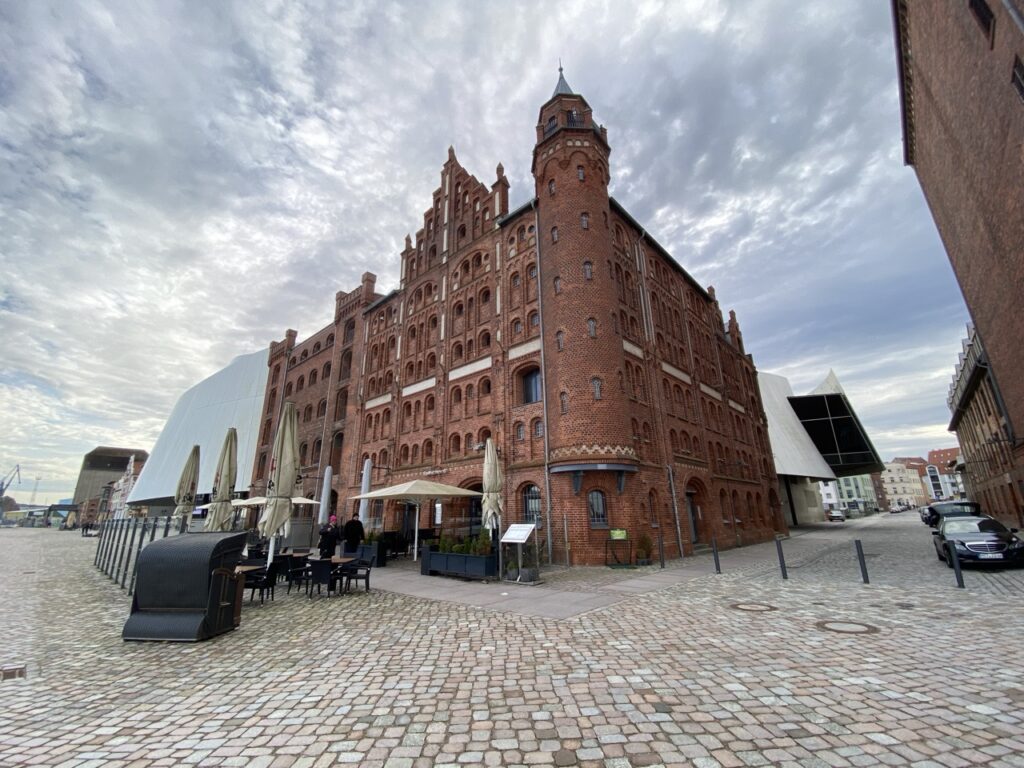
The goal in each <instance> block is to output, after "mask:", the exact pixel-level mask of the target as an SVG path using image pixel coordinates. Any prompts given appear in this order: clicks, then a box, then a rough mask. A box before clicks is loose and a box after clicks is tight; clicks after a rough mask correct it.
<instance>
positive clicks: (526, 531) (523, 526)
mask: <svg viewBox="0 0 1024 768" xmlns="http://www.w3.org/2000/svg"><path fill="white" fill-rule="evenodd" d="M535 527H536V526H534V524H533V523H515V524H514V525H510V526H509V527H508V530H507V531H505V535H504V536H502V537H501V543H502V544H525V543H526V540H527V539H529V538H530V534H531V533H533V530H534V528H535Z"/></svg>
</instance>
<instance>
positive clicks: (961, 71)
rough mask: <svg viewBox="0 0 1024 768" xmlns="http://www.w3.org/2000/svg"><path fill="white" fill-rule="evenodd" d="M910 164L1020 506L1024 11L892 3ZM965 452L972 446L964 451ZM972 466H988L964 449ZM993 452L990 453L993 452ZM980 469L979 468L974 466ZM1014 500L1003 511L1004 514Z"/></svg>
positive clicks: (990, 439)
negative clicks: (947, 267) (975, 350)
mask: <svg viewBox="0 0 1024 768" xmlns="http://www.w3.org/2000/svg"><path fill="white" fill-rule="evenodd" d="M892 5H893V17H894V20H895V28H896V53H897V65H898V68H899V80H900V105H901V111H902V119H903V144H904V158H905V161H906V163H907V164H908V165H912V166H913V167H914V171H915V172H916V173H917V178H918V181H919V182H920V184H921V189H922V190H923V191H924V194H925V197H926V198H927V200H928V206H929V208H930V209H931V212H932V216H933V217H934V219H935V224H936V226H937V227H938V230H939V235H940V236H941V237H942V242H943V244H944V245H945V248H946V253H947V254H948V255H949V260H950V263H951V264H952V266H953V271H954V272H955V273H956V278H957V281H958V282H959V284H960V288H961V290H962V291H963V294H964V298H965V300H966V302H967V308H968V310H969V311H970V314H971V318H972V320H973V322H974V326H975V328H976V330H977V336H978V338H979V339H980V340H981V341H982V342H983V344H984V349H985V352H986V356H987V361H988V371H987V377H988V381H989V385H990V388H991V391H992V395H993V399H994V401H995V403H996V405H997V408H998V410H999V412H1000V413H1001V414H1002V416H1001V417H1000V418H999V419H995V420H992V421H991V423H990V425H989V426H990V430H991V431H989V432H988V433H987V434H986V436H985V440H984V443H985V444H986V445H993V446H996V447H998V448H999V449H1000V450H1002V451H1004V452H1005V454H1006V456H1007V457H1008V462H1007V466H1006V470H1007V471H1006V472H1004V473H1003V474H1004V475H1005V481H1004V484H1005V483H1009V484H1010V485H1013V486H1016V489H1017V490H1016V492H1015V493H1014V494H1012V497H1013V498H1014V499H1015V502H1014V503H1015V504H1016V505H1017V506H1016V509H1013V510H1012V511H1011V510H1006V513H1007V515H1008V518H1009V519H1014V518H1018V519H1019V518H1020V517H1021V516H1022V515H1024V509H1022V508H1021V507H1020V500H1021V499H1022V498H1024V359H1022V356H1021V351H1020V349H1021V348H1020V340H1021V339H1022V338H1024V313H1022V312H1020V311H1019V310H1018V309H1017V305H1018V304H1019V303H1020V299H1021V296H1024V258H1021V254H1024V195H1022V194H1021V165H1022V163H1024V3H1022V2H1021V0H966V1H965V2H958V3H950V2H946V0H914V2H909V1H908V0H892ZM961 445H964V444H963V442H961ZM964 448H965V452H964V453H965V459H966V460H967V461H969V462H983V461H985V462H987V461H988V458H987V457H986V456H985V455H982V454H981V453H978V452H977V451H973V453H972V451H971V449H968V448H967V446H966V445H964ZM987 451H988V449H987V448H986V449H985V452H987ZM967 466H971V465H970V464H968V465H967ZM974 466H975V468H977V467H978V466H980V465H979V464H975V465H974ZM1008 503H1009V498H1008V499H1007V500H1006V501H1005V502H1004V503H1003V504H1001V505H1000V507H1001V508H1003V509H1004V510H1005V506H1006V504H1008Z"/></svg>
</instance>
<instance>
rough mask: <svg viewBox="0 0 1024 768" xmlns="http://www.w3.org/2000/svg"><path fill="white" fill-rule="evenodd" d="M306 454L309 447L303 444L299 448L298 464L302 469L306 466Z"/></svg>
mask: <svg viewBox="0 0 1024 768" xmlns="http://www.w3.org/2000/svg"><path fill="white" fill-rule="evenodd" d="M308 452H309V446H307V445H306V444H305V443H303V444H302V445H300V446H299V464H300V465H301V466H303V467H304V466H306V454H307V453H308Z"/></svg>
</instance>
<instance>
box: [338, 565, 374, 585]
mask: <svg viewBox="0 0 1024 768" xmlns="http://www.w3.org/2000/svg"><path fill="white" fill-rule="evenodd" d="M376 562H377V558H376V556H371V557H370V559H369V560H353V561H352V562H351V563H345V564H344V565H342V566H341V567H340V568H338V575H339V576H340V577H341V578H343V579H345V591H346V592H348V591H350V590H351V589H352V582H353V581H357V582H358V581H361V582H363V583H364V584H365V585H366V591H367V592H369V591H370V570H371V569H372V568H373V566H374V564H375V563H376Z"/></svg>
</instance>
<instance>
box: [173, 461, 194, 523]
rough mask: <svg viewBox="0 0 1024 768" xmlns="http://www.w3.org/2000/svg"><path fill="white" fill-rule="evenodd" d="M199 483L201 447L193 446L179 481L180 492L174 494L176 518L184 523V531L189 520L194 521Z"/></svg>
mask: <svg viewBox="0 0 1024 768" xmlns="http://www.w3.org/2000/svg"><path fill="white" fill-rule="evenodd" d="M198 483H199V446H198V445H193V446H192V452H191V453H190V454H189V455H188V459H186V461H185V466H184V467H183V468H182V470H181V477H180V478H179V479H178V491H177V493H175V494H174V505H175V506H174V516H175V517H178V518H180V519H181V521H182V530H184V529H185V528H186V527H187V525H188V523H187V521H188V520H191V519H192V509H193V508H194V507H195V504H196V485H197V484H198Z"/></svg>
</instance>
